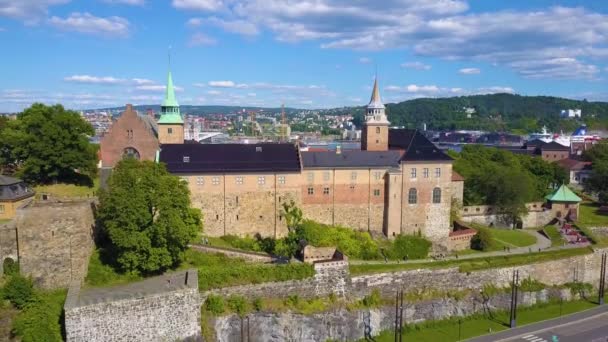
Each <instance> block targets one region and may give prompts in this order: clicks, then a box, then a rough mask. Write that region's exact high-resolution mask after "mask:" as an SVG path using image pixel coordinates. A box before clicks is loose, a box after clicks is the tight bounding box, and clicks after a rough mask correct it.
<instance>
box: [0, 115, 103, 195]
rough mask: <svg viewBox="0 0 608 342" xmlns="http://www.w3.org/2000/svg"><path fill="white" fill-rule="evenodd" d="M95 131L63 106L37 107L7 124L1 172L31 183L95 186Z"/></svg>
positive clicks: (0, 145) (0, 133)
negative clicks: (90, 140) (93, 184)
mask: <svg viewBox="0 0 608 342" xmlns="http://www.w3.org/2000/svg"><path fill="white" fill-rule="evenodd" d="M94 134H95V131H94V130H93V127H91V125H90V124H88V123H87V122H86V121H85V120H84V119H82V118H81V117H80V115H79V114H78V113H76V112H74V111H69V110H65V109H64V108H63V107H62V106H61V105H55V106H45V105H43V104H40V103H36V104H33V105H32V106H31V107H30V108H27V109H26V110H24V111H23V112H22V113H19V114H18V115H17V119H16V120H9V121H8V122H4V123H3V128H1V129H0V168H1V169H2V171H4V170H16V174H17V175H18V176H20V177H22V178H23V179H25V180H26V181H28V182H31V183H53V182H69V183H83V182H86V183H91V176H93V175H94V174H95V172H96V163H97V155H96V152H95V147H94V146H93V145H92V144H91V143H90V142H89V137H91V136H93V135H94Z"/></svg>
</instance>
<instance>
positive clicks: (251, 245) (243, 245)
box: [221, 235, 262, 252]
mask: <svg viewBox="0 0 608 342" xmlns="http://www.w3.org/2000/svg"><path fill="white" fill-rule="evenodd" d="M221 239H222V240H224V241H226V242H228V243H229V244H230V246H232V247H234V248H238V249H243V250H246V251H253V252H261V251H262V247H261V246H260V244H259V242H258V240H257V239H254V238H252V237H250V236H245V237H238V236H236V235H224V236H222V237H221Z"/></svg>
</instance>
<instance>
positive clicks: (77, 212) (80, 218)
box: [0, 200, 95, 288]
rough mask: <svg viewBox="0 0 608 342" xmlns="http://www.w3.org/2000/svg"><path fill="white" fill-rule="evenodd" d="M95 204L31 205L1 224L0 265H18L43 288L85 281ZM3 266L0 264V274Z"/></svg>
mask: <svg viewBox="0 0 608 342" xmlns="http://www.w3.org/2000/svg"><path fill="white" fill-rule="evenodd" d="M93 206H94V203H93V202H92V201H90V200H83V201H74V202H63V203H62V202H44V201H41V202H32V203H30V204H28V205H27V206H25V207H22V208H19V209H18V210H17V214H16V216H15V219H14V220H13V221H11V222H9V223H8V224H4V225H0V263H2V262H3V261H4V260H5V259H6V258H11V259H13V260H14V261H18V262H19V267H20V270H21V273H22V274H24V275H26V276H31V277H32V278H33V279H34V281H35V282H36V284H37V285H39V286H41V287H44V288H57V287H67V286H68V285H69V284H70V283H71V282H72V281H74V280H80V279H82V278H84V276H85V275H86V273H87V267H88V264H89V257H90V256H91V252H92V250H93V239H94V229H93V228H94V223H95V221H94V217H93ZM1 270H2V266H1V265H0V271H1Z"/></svg>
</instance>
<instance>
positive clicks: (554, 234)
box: [543, 226, 564, 247]
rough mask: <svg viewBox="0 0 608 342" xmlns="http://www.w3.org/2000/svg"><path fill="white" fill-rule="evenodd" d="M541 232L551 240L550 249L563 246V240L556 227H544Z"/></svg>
mask: <svg viewBox="0 0 608 342" xmlns="http://www.w3.org/2000/svg"><path fill="white" fill-rule="evenodd" d="M543 231H544V232H545V234H547V236H548V237H549V239H550V240H551V247H559V246H562V245H563V244H564V238H563V237H562V234H560V232H559V230H558V229H557V227H556V226H546V227H545V228H543Z"/></svg>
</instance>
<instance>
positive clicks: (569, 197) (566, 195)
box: [545, 184, 582, 203]
mask: <svg viewBox="0 0 608 342" xmlns="http://www.w3.org/2000/svg"><path fill="white" fill-rule="evenodd" d="M545 198H546V199H547V200H549V201H551V202H570V203H578V202H580V201H582V200H581V198H580V197H578V196H577V195H576V194H575V193H574V192H573V191H572V190H570V188H568V187H567V186H565V185H563V184H562V186H560V187H559V189H557V190H555V192H554V193H552V194H550V195H547V196H546V197H545Z"/></svg>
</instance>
